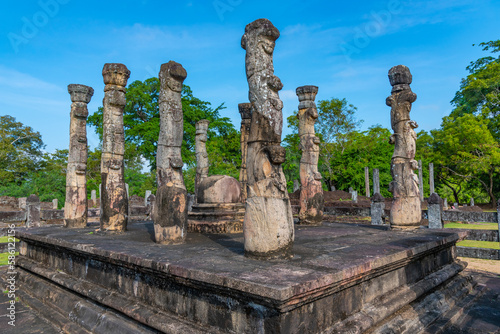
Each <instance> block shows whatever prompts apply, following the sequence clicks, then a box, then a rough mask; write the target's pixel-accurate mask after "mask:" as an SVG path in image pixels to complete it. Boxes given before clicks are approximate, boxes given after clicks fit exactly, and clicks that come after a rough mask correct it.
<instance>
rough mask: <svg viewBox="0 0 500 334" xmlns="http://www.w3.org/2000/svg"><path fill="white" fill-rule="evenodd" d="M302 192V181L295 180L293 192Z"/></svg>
mask: <svg viewBox="0 0 500 334" xmlns="http://www.w3.org/2000/svg"><path fill="white" fill-rule="evenodd" d="M297 190H300V181H299V180H297V179H295V180H293V192H296V191H297Z"/></svg>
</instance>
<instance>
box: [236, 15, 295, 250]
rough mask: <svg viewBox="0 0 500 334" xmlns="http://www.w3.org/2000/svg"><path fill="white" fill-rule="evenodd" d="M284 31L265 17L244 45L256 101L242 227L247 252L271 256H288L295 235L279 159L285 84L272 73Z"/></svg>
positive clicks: (251, 29) (282, 159)
mask: <svg viewBox="0 0 500 334" xmlns="http://www.w3.org/2000/svg"><path fill="white" fill-rule="evenodd" d="M279 35H280V33H279V31H278V29H276V28H275V27H274V26H273V24H272V23H271V22H270V21H269V20H267V19H259V20H256V21H254V22H252V23H250V24H248V25H247V26H246V28H245V34H244V35H243V37H242V39H241V46H242V47H243V49H245V50H246V58H245V66H246V74H247V80H248V86H249V93H248V97H249V100H250V102H251V103H252V120H251V123H250V134H249V137H248V153H247V173H248V187H247V189H248V194H247V200H246V209H245V221H244V226H243V234H244V245H245V254H246V255H248V256H255V257H263V258H269V257H273V256H278V257H279V256H287V255H289V252H290V250H291V246H292V244H293V239H294V227H293V217H292V209H291V206H290V201H289V198H288V191H287V188H286V179H285V175H284V174H283V169H282V167H281V164H282V163H283V162H285V149H284V148H283V147H281V146H280V143H281V131H282V127H283V114H282V111H281V109H282V108H283V102H281V100H280V98H279V95H278V92H279V91H280V90H281V89H282V88H283V84H282V83H281V80H280V79H279V78H278V77H277V76H275V75H274V66H273V51H274V46H275V41H276V39H278V37H279Z"/></svg>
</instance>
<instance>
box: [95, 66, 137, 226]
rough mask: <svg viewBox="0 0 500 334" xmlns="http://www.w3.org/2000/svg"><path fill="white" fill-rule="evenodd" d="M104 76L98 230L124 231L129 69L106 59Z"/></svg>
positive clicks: (126, 200) (126, 217)
mask: <svg viewBox="0 0 500 334" xmlns="http://www.w3.org/2000/svg"><path fill="white" fill-rule="evenodd" d="M102 76H103V79H104V84H105V85H106V86H105V87H104V99H103V102H102V103H103V135H102V157H101V182H102V184H101V192H100V195H101V230H105V231H106V230H107V231H118V232H120V231H125V230H126V229H127V221H128V196H127V190H126V188H125V176H124V167H125V166H124V164H123V155H124V153H125V133H124V129H123V109H124V108H125V104H126V101H125V93H126V89H125V86H127V80H128V78H129V77H130V71H129V70H128V69H127V67H126V66H125V65H123V64H117V63H108V64H104V68H103V69H102Z"/></svg>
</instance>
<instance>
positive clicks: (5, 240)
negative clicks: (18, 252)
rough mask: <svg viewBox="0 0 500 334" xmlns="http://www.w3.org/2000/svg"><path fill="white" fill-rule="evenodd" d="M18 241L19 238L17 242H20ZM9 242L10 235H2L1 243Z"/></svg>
mask: <svg viewBox="0 0 500 334" xmlns="http://www.w3.org/2000/svg"><path fill="white" fill-rule="evenodd" d="M18 241H19V240H17V239H16V242H18ZM8 242H9V237H8V236H5V237H0V244H5V243H8ZM11 242H12V241H11Z"/></svg>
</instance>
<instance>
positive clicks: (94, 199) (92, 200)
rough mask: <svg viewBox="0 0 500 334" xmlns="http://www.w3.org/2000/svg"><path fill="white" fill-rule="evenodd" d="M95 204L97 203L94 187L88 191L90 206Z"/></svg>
mask: <svg viewBox="0 0 500 334" xmlns="http://www.w3.org/2000/svg"><path fill="white" fill-rule="evenodd" d="M96 205H97V192H96V191H95V189H94V190H92V191H91V192H90V206H91V207H95V206H96Z"/></svg>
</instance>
